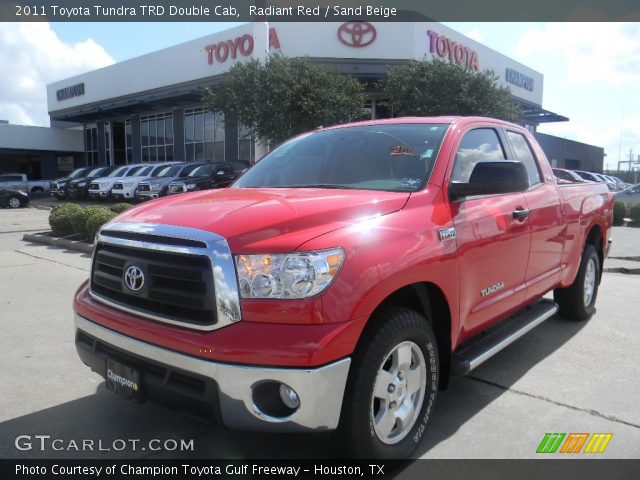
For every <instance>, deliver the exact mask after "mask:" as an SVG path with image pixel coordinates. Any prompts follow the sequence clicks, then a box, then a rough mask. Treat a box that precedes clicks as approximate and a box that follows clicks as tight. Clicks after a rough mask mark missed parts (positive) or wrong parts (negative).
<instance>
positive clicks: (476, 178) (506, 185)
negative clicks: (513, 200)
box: [450, 160, 529, 201]
mask: <svg viewBox="0 0 640 480" xmlns="http://www.w3.org/2000/svg"><path fill="white" fill-rule="evenodd" d="M527 188H529V175H528V174H527V169H526V168H525V166H524V164H523V163H522V162H518V161H515V160H500V161H496V162H493V161H487V162H482V161H481V162H478V163H477V164H476V166H475V167H474V168H473V171H472V172H471V176H470V177H469V182H468V183H462V182H451V185H450V194H451V200H454V201H455V200H459V199H461V198H464V197H468V196H471V195H498V194H501V193H515V192H524V191H525V190H526V189H527Z"/></svg>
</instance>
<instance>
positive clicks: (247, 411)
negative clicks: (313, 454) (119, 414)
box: [75, 314, 351, 432]
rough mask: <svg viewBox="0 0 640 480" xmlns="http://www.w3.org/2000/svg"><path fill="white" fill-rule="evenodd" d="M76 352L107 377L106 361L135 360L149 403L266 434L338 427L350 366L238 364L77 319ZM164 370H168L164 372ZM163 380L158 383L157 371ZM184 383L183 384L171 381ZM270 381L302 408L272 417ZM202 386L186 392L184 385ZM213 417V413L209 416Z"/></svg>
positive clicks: (347, 361)
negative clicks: (266, 399) (263, 403)
mask: <svg viewBox="0 0 640 480" xmlns="http://www.w3.org/2000/svg"><path fill="white" fill-rule="evenodd" d="M75 326H76V348H77V350H78V354H79V355H80V358H81V359H82V361H83V362H84V363H85V364H87V365H89V366H90V367H91V368H92V369H93V370H95V371H96V372H97V373H99V374H100V375H102V376H103V377H104V376H105V373H106V359H107V357H111V356H115V357H117V358H118V359H120V360H121V361H124V362H130V363H131V362H134V363H135V364H136V366H137V367H138V368H140V370H141V373H142V386H143V391H147V392H148V393H150V395H149V397H148V398H149V399H150V400H152V401H159V402H160V403H165V404H168V405H169V406H172V407H175V408H181V407H183V406H184V407H186V408H184V409H186V410H194V409H197V410H200V412H196V413H205V416H209V417H212V418H218V417H219V418H220V420H221V421H222V422H223V423H224V425H226V426H227V427H229V428H234V429H241V430H263V431H279V432H282V431H324V430H333V429H335V428H337V426H338V421H339V419H340V410H341V408H342V399H343V396H344V390H345V386H346V382H347V376H348V373H349V366H350V364H351V359H350V358H345V359H342V360H339V361H336V362H334V363H331V364H329V365H325V366H322V367H317V368H275V367H257V366H240V365H232V364H227V363H219V362H213V361H210V360H204V359H201V358H196V357H192V356H189V355H185V354H183V353H178V352H176V351H173V350H168V349H166V348H161V347H158V346H155V345H152V344H150V343H147V342H142V341H140V340H137V339H135V338H132V337H129V336H126V335H122V334H120V333H118V332H115V331H113V330H110V329H108V328H105V327H103V326H101V325H98V324H96V323H94V322H92V321H90V320H88V319H86V318H84V317H82V316H81V315H78V314H76V316H75ZM163 369H164V370H163ZM159 371H160V372H162V371H164V372H165V373H164V374H160V377H163V378H164V380H163V381H160V380H157V377H156V381H154V374H155V375H156V376H157V375H158V372H159ZM174 377H175V378H179V379H182V380H181V381H182V383H179V384H178V383H176V381H172V380H171V379H172V378H174ZM270 383H273V384H275V383H284V384H286V385H288V386H289V387H291V388H293V389H294V390H295V391H296V392H297V394H298V397H299V399H300V406H299V407H298V409H297V410H295V411H294V412H293V413H287V414H286V415H272V414H269V413H268V412H265V410H266V409H265V408H260V407H258V406H257V405H256V403H260V402H257V401H256V398H258V397H256V395H258V394H260V395H261V394H262V393H261V392H263V391H264V389H263V388H256V387H260V386H263V385H267V384H270ZM196 384H197V385H201V388H199V389H196V390H194V391H188V388H186V387H185V385H196ZM206 413H209V415H206Z"/></svg>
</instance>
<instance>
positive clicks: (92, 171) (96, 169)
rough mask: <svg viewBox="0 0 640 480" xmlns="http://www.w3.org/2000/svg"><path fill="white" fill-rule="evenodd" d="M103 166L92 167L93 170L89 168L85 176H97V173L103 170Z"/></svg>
mask: <svg viewBox="0 0 640 480" xmlns="http://www.w3.org/2000/svg"><path fill="white" fill-rule="evenodd" d="M104 170H105V168H104V167H100V168H94V169H93V170H91V171H90V172H89V175H87V177H91V178H93V177H97V176H98V175H100V174H102V173H103V172H104Z"/></svg>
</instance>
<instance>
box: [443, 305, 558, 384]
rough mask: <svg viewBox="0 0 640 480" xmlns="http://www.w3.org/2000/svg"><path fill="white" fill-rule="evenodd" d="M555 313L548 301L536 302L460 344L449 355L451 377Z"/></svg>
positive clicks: (465, 372)
mask: <svg viewBox="0 0 640 480" xmlns="http://www.w3.org/2000/svg"><path fill="white" fill-rule="evenodd" d="M557 311H558V305H556V304H555V303H554V302H553V301H552V300H546V299H543V300H540V301H538V302H536V303H534V304H532V305H530V306H528V307H526V308H525V309H524V310H521V311H519V312H517V313H515V314H514V315H512V316H510V317H509V318H507V319H506V320H503V321H502V322H500V323H498V324H497V325H495V326H493V327H491V328H490V329H489V330H487V331H486V332H483V333H480V334H478V335H476V336H475V337H473V338H471V339H469V340H467V341H466V342H465V343H463V344H462V345H461V346H460V347H459V348H458V350H456V351H455V352H454V353H453V355H452V356H451V374H452V375H467V374H468V373H469V372H470V371H471V370H473V369H474V368H476V367H478V366H479V365H481V364H482V363H484V362H485V361H486V360H488V359H489V358H491V357H493V356H494V355H495V354H496V353H498V352H499V351H501V350H502V349H504V348H506V347H508V346H509V345H511V344H512V343H513V342H515V341H516V340H517V339H519V338H520V337H522V336H523V335H524V334H525V333H528V332H530V331H531V330H533V329H534V328H535V327H537V326H538V325H540V324H541V323H542V322H544V321H545V320H547V319H548V318H551V317H552V316H553V315H555V313H556V312H557Z"/></svg>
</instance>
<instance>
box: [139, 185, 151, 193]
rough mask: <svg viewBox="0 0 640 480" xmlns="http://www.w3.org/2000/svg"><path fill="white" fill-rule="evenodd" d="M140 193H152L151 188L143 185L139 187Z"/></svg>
mask: <svg viewBox="0 0 640 480" xmlns="http://www.w3.org/2000/svg"><path fill="white" fill-rule="evenodd" d="M138 191H139V192H150V191H151V188H150V187H149V184H148V183H141V184H139V185H138Z"/></svg>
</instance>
